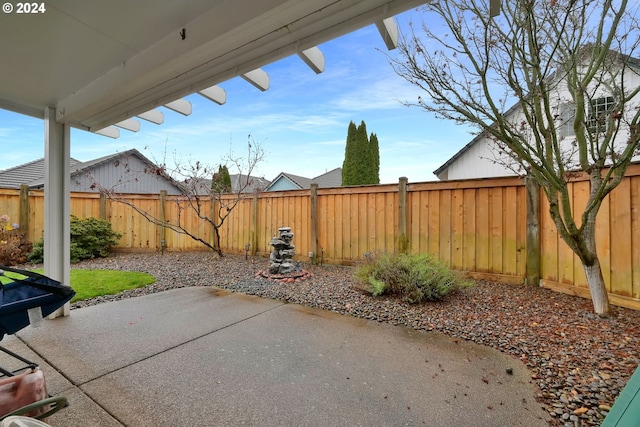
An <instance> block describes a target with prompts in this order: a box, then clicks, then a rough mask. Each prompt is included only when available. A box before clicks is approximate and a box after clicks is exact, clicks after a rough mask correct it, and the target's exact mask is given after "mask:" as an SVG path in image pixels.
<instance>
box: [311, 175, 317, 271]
mask: <svg viewBox="0 0 640 427" xmlns="http://www.w3.org/2000/svg"><path fill="white" fill-rule="evenodd" d="M310 197H311V199H310V203H309V205H310V209H311V230H310V231H311V242H310V243H311V248H310V249H311V252H312V254H313V256H312V257H311V262H312V263H313V264H317V263H318V184H316V183H314V184H311V188H310Z"/></svg>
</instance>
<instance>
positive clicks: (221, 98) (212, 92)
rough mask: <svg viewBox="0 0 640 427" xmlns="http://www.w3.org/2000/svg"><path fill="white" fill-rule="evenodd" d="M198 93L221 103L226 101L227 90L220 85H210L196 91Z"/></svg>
mask: <svg viewBox="0 0 640 427" xmlns="http://www.w3.org/2000/svg"><path fill="white" fill-rule="evenodd" d="M198 93H199V94H200V95H202V96H204V97H205V98H207V99H208V100H209V101H213V102H215V103H216V104H218V105H223V104H224V103H225V102H227V92H225V90H224V89H222V88H221V87H220V86H217V85H216V86H211V87H208V88H206V89H203V90H201V91H199V92H198Z"/></svg>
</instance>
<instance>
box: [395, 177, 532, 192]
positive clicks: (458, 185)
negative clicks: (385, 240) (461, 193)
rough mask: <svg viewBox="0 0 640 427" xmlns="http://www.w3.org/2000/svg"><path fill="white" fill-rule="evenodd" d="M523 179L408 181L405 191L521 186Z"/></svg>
mask: <svg viewBox="0 0 640 427" xmlns="http://www.w3.org/2000/svg"><path fill="white" fill-rule="evenodd" d="M522 186H524V179H523V178H521V177H517V176H511V177H502V178H478V179H460V180H450V181H431V182H416V183H409V185H408V188H407V191H428V190H460V189H467V188H495V187H522Z"/></svg>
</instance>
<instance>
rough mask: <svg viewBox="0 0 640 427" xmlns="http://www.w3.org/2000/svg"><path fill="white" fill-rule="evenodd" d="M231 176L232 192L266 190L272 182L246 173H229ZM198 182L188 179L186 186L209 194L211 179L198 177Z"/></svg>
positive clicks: (199, 192) (194, 190)
mask: <svg viewBox="0 0 640 427" xmlns="http://www.w3.org/2000/svg"><path fill="white" fill-rule="evenodd" d="M229 177H230V178H231V192H232V193H254V192H260V191H264V190H265V188H267V187H268V186H269V184H270V181H268V180H266V179H264V178H260V177H256V176H251V175H244V174H238V173H236V174H229ZM196 182H197V183H196V184H192V183H193V179H188V180H187V181H186V186H187V187H188V188H189V189H190V191H193V192H194V193H195V194H198V195H204V194H208V192H209V189H210V188H211V180H210V179H205V178H196Z"/></svg>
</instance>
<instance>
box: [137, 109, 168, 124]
mask: <svg viewBox="0 0 640 427" xmlns="http://www.w3.org/2000/svg"><path fill="white" fill-rule="evenodd" d="M137 117H140V118H141V119H144V120H146V121H148V122H151V123H155V124H157V125H161V124H162V123H164V114H162V111H160V110H149V111H147V112H144V113H142V114H138V115H137Z"/></svg>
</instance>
